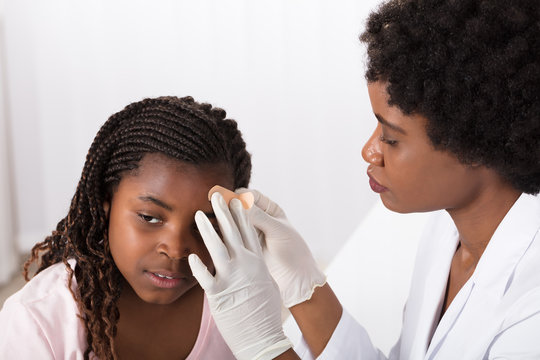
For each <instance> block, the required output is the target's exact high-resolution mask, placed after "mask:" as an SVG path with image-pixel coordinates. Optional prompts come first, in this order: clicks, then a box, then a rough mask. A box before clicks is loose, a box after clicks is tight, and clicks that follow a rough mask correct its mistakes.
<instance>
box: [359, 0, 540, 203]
mask: <svg viewBox="0 0 540 360" xmlns="http://www.w3.org/2000/svg"><path fill="white" fill-rule="evenodd" d="M360 40H361V41H362V42H363V43H365V44H366V45H367V57H368V59H367V70H366V79H367V81H368V82H375V81H382V82H386V84H387V92H388V94H389V104H390V105H395V106H397V107H399V108H400V109H401V111H402V112H403V113H405V114H411V113H416V114H420V115H423V116H424V117H426V118H427V119H428V125H427V129H426V130H427V134H428V136H429V138H430V140H431V142H432V143H433V145H434V147H435V148H436V149H441V150H447V151H449V152H451V153H453V154H454V155H455V156H456V157H457V158H458V159H459V160H460V161H461V162H462V163H465V164H481V165H484V166H486V167H489V168H492V169H494V170H495V171H496V172H497V173H498V174H499V175H500V176H501V177H502V178H504V179H506V181H508V182H509V183H510V184H511V185H512V186H513V187H514V188H516V189H518V190H519V191H521V192H525V193H529V194H537V193H538V192H539V191H540V1H538V0H391V1H388V2H386V3H384V4H382V5H381V6H380V7H379V8H378V9H377V10H376V11H375V12H373V13H371V14H370V16H369V18H368V20H367V26H366V30H365V31H364V32H363V33H362V34H361V35H360Z"/></svg>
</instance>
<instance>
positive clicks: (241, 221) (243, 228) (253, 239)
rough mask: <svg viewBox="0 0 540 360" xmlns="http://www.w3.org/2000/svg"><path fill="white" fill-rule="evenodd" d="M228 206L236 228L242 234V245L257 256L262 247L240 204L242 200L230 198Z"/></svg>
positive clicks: (260, 253)
mask: <svg viewBox="0 0 540 360" xmlns="http://www.w3.org/2000/svg"><path fill="white" fill-rule="evenodd" d="M229 206H230V208H231V215H232V216H233V218H234V221H235V222H236V224H237V225H238V230H239V231H240V235H241V236H242V240H243V242H244V246H245V247H246V248H247V249H248V250H250V251H251V252H253V253H255V254H257V255H258V256H262V248H261V244H260V243H259V239H258V236H257V233H256V231H255V228H254V227H253V226H252V225H251V224H250V222H249V220H248V218H247V216H246V211H245V210H244V207H243V206H242V202H241V201H240V200H238V199H232V200H231V202H230V204H229Z"/></svg>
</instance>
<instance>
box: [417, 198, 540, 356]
mask: <svg viewBox="0 0 540 360" xmlns="http://www.w3.org/2000/svg"><path fill="white" fill-rule="evenodd" d="M539 228H540V202H539V201H538V198H537V197H535V196H532V195H527V194H523V195H521V196H520V197H519V199H518V200H517V201H516V203H515V204H514V205H513V206H512V208H511V209H510V211H509V212H508V213H507V214H506V216H505V217H504V219H503V220H502V221H501V223H500V224H499V226H498V227H497V230H496V231H495V233H494V234H493V236H492V238H491V240H490V242H489V244H488V246H487V247H486V250H485V251H484V253H483V254H482V257H481V258H480V261H479V262H478V265H477V266H476V269H475V271H474V273H473V275H472V276H471V278H470V279H469V280H468V281H467V282H466V283H465V285H463V287H462V288H461V290H460V291H459V292H458V294H457V295H456V297H455V298H454V300H453V301H452V303H451V304H450V307H449V308H448V310H447V311H446V313H445V314H444V316H443V317H442V319H441V321H440V322H439V324H438V326H437V328H436V331H435V333H434V334H433V338H432V339H431V343H430V346H429V348H428V351H427V354H426V357H425V358H426V359H432V358H433V357H434V356H435V355H436V353H437V352H438V350H439V349H440V348H441V346H442V345H443V342H444V339H445V338H446V336H447V335H448V333H449V331H450V330H451V329H452V327H453V326H454V324H455V322H456V321H457V319H458V318H459V316H460V314H461V312H462V311H463V309H464V307H465V305H466V304H467V302H468V301H469V299H470V298H471V297H472V296H473V294H475V293H476V294H477V295H476V300H475V301H481V302H482V307H483V309H484V310H486V311H484V312H483V313H484V314H490V313H493V312H492V311H490V310H488V309H489V308H493V309H495V308H496V306H497V304H498V303H499V302H500V299H501V298H502V296H503V295H504V294H505V292H506V290H507V289H508V287H509V286H510V284H511V281H512V275H513V272H514V270H515V268H516V265H517V264H518V263H519V261H520V259H521V258H522V256H523V255H524V253H525V252H526V251H527V249H528V248H529V246H530V245H531V242H532V241H533V239H534V236H535V234H536V232H537V231H539ZM446 276H447V277H448V273H446ZM445 284H446V282H445ZM479 297H481V299H479ZM439 313H440V312H437V311H436V312H435V314H436V315H435V316H436V317H437V316H438V315H437V314H439ZM436 320H437V319H434V321H436ZM476 320H477V321H478V322H489V321H490V319H489V318H484V319H480V318H477V319H476Z"/></svg>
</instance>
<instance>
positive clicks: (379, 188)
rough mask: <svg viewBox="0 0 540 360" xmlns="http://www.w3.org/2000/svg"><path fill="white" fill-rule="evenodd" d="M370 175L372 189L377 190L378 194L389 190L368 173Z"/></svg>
mask: <svg viewBox="0 0 540 360" xmlns="http://www.w3.org/2000/svg"><path fill="white" fill-rule="evenodd" d="M368 176H369V186H371V190H373V191H375V192H376V193H378V194H380V193H382V192H385V191H387V190H388V189H387V188H385V187H384V186H382V185H381V184H379V183H378V182H376V181H375V179H373V178H372V177H371V175H369V174H368Z"/></svg>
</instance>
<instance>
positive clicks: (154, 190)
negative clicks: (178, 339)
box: [105, 154, 233, 304]
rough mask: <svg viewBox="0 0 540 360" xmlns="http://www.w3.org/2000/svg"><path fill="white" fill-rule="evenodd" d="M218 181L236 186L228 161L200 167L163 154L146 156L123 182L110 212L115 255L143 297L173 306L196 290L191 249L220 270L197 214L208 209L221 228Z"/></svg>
mask: <svg viewBox="0 0 540 360" xmlns="http://www.w3.org/2000/svg"><path fill="white" fill-rule="evenodd" d="M216 184H220V185H222V186H224V187H226V188H229V189H233V179H232V174H231V173H230V171H229V170H227V168H226V167H225V166H224V165H214V166H199V167H195V166H193V165H190V164H187V163H184V162H181V161H178V160H174V159H171V158H168V157H166V156H164V155H160V154H148V155H146V156H144V157H143V159H142V160H141V162H140V166H139V168H138V169H137V170H136V171H135V172H134V173H132V174H127V175H125V176H124V177H123V178H122V180H121V181H120V183H119V184H118V187H117V189H116V191H115V192H114V194H113V197H112V201H111V203H110V210H109V211H110V212H109V244H110V249H111V254H112V257H113V258H114V261H115V263H116V266H117V267H118V269H119V270H120V272H121V273H122V275H123V276H124V278H125V280H126V282H127V284H129V286H131V288H132V289H133V290H134V291H135V293H136V294H137V295H138V296H139V297H140V298H141V299H142V300H144V301H146V302H148V303H153V304H170V303H172V302H174V301H175V300H177V299H178V298H180V297H181V296H182V295H183V294H185V293H186V292H187V291H188V290H190V289H191V288H193V286H195V285H196V284H197V282H196V280H195V278H194V277H193V275H192V274H191V270H190V268H189V265H188V261H187V256H188V255H189V254H191V253H195V254H197V255H198V256H199V257H200V258H201V260H202V261H203V262H204V263H205V264H206V266H207V267H208V269H209V271H210V272H213V271H214V266H213V264H212V261H211V258H210V255H209V254H208V251H207V250H206V247H205V246H204V243H203V241H202V238H201V236H200V234H199V232H198V230H197V226H196V224H195V219H194V216H195V212H196V211H197V210H202V211H203V212H204V213H206V215H207V216H208V218H209V219H210V221H212V222H215V224H216V228H217V221H216V219H215V216H214V213H213V210H212V206H211V204H210V202H209V201H208V190H210V188H211V187H212V186H214V185H216ZM105 207H106V208H107V207H109V204H105Z"/></svg>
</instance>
